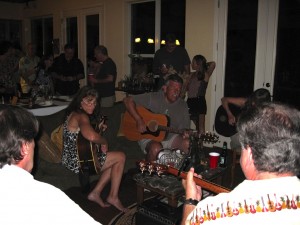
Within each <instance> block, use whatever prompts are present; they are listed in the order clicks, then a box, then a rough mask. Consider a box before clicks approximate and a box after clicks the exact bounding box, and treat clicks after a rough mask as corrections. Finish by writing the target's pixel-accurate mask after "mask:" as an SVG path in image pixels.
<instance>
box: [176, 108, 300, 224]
mask: <svg viewBox="0 0 300 225" xmlns="http://www.w3.org/2000/svg"><path fill="white" fill-rule="evenodd" d="M237 131H238V133H239V140H240V143H241V146H242V152H241V159H240V164H241V168H242V170H243V173H244V174H245V177H246V180H245V181H243V182H242V183H241V184H239V185H238V186H237V187H236V188H234V189H233V190H232V191H231V192H230V193H221V194H218V195H216V196H214V197H207V198H205V199H203V200H201V201H200V199H201V187H200V186H197V185H196V183H195V182H194V179H193V176H194V175H195V174H194V169H193V168H191V169H190V171H189V172H188V175H187V180H186V181H183V185H184V187H185V189H186V200H185V204H184V210H183V219H182V225H184V224H185V225H191V224H202V223H204V224H222V225H224V224H230V225H233V224H300V219H299V218H300V180H299V178H298V177H297V175H298V176H299V175H300V111H298V110H296V109H293V108H291V107H289V106H286V105H283V104H275V103H265V104H262V105H261V106H257V107H251V108H249V109H248V110H246V111H244V112H242V114H241V115H240V117H239V119H238V123H237Z"/></svg>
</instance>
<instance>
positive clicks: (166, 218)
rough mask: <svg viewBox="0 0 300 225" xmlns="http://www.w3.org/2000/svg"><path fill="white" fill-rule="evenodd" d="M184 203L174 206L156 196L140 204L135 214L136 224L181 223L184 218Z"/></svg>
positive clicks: (161, 224)
mask: <svg viewBox="0 0 300 225" xmlns="http://www.w3.org/2000/svg"><path fill="white" fill-rule="evenodd" d="M182 207H183V206H182V205H181V206H179V207H177V208H174V207H172V206H169V205H168V204H166V203H164V202H162V201H161V200H160V199H157V198H154V199H149V200H147V201H144V202H143V203H142V204H141V205H139V206H138V208H137V212H136V215H135V224H136V225H179V224H180V222H181V218H182Z"/></svg>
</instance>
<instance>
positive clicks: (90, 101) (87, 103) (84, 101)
mask: <svg viewBox="0 0 300 225" xmlns="http://www.w3.org/2000/svg"><path fill="white" fill-rule="evenodd" d="M82 102H83V103H84V104H86V105H88V106H96V105H97V101H96V100H87V99H82Z"/></svg>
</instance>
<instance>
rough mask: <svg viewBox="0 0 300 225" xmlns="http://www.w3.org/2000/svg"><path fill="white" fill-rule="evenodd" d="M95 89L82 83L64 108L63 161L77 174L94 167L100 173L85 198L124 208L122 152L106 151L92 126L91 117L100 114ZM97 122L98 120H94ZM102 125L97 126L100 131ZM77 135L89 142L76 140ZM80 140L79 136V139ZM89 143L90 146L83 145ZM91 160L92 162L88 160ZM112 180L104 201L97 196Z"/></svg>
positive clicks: (102, 138) (103, 205)
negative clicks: (120, 194)
mask: <svg viewBox="0 0 300 225" xmlns="http://www.w3.org/2000/svg"><path fill="white" fill-rule="evenodd" d="M98 113H99V104H98V93H97V91H96V90H95V89H93V88H92V87H89V86H85V87H83V88H81V89H80V90H79V92H78V93H77V94H76V95H75V97H74V98H73V100H72V102H71V103H70V105H69V106H68V108H67V109H66V120H65V122H64V126H63V135H64V148H63V154H62V164H63V165H64V166H65V167H66V168H68V169H69V170H71V171H73V172H75V173H77V174H80V173H84V172H85V167H91V168H88V170H89V171H91V170H92V169H94V171H95V173H100V172H101V173H102V174H101V177H100V179H99V181H98V182H97V184H96V187H95V188H94V189H93V190H92V191H91V192H90V193H89V195H88V199H89V200H90V201H93V202H95V203H97V204H99V205H100V206H101V207H109V206H110V205H113V206H115V207H116V208H117V209H118V210H120V211H122V212H126V211H127V209H126V208H125V207H124V206H123V205H122V203H121V201H120V199H119V197H118V193H119V187H120V183H121V179H122V175H123V170H124V164H125V154H124V153H123V152H119V151H112V152H108V144H107V141H106V139H105V138H104V137H103V136H102V135H101V134H100V133H99V132H97V131H96V130H97V127H96V129H95V128H94V127H93V126H92V124H91V120H90V118H91V117H92V116H95V117H97V116H99V115H98ZM97 126H98V124H97ZM101 129H102V127H100V131H101ZM80 137H83V138H84V139H86V141H87V142H88V144H87V145H85V146H84V147H82V146H83V145H80V144H79V142H80V141H79V140H80ZM82 141H83V140H81V142H82ZM86 146H92V147H86ZM91 161H92V165H90V164H89V162H91ZM109 181H111V189H110V192H109V195H108V197H107V199H106V202H105V201H103V200H102V199H101V197H100V195H101V192H102V190H103V188H104V187H105V185H106V184H107V183H108V182H109Z"/></svg>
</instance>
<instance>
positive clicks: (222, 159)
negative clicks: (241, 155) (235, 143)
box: [219, 141, 227, 167]
mask: <svg viewBox="0 0 300 225" xmlns="http://www.w3.org/2000/svg"><path fill="white" fill-rule="evenodd" d="M226 164H227V142H226V141H224V143H223V150H222V153H221V155H220V163H219V166H220V167H226Z"/></svg>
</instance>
